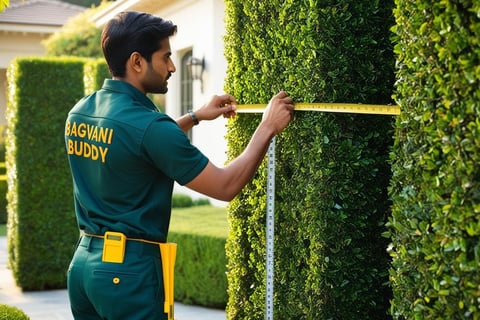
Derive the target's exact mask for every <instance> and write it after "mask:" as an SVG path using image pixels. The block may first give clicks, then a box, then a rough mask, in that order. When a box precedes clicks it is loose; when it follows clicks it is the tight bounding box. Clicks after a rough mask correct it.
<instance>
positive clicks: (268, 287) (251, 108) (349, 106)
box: [236, 103, 400, 320]
mask: <svg viewBox="0 0 480 320" xmlns="http://www.w3.org/2000/svg"><path fill="white" fill-rule="evenodd" d="M265 107H266V105H265V104H241V105H237V110H236V111H237V112H238V113H262V112H263V111H264V110H265ZM295 110H296V111H322V112H341V113H360V114H380V115H399V114H400V107H399V106H396V105H378V104H354V103H296V104H295ZM267 156H268V163H267V216H266V222H265V223H266V233H267V234H266V284H265V292H266V294H265V319H266V320H273V300H274V286H273V280H274V267H275V264H274V261H275V250H274V237H275V137H274V138H273V139H272V141H271V142H270V145H269V146H268V152H267Z"/></svg>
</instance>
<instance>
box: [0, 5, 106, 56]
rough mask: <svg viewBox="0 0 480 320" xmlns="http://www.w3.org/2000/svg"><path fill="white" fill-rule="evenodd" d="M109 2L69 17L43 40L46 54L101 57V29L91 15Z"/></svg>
mask: <svg viewBox="0 0 480 320" xmlns="http://www.w3.org/2000/svg"><path fill="white" fill-rule="evenodd" d="M0 1H4V0H0ZM107 5H110V2H102V3H101V4H100V5H99V6H98V7H93V8H90V9H87V10H85V11H84V12H82V13H80V14H78V15H76V16H75V17H73V18H71V19H69V20H68V21H67V23H65V25H64V26H63V28H62V29H61V31H59V32H56V33H54V34H53V35H51V36H50V37H49V38H48V39H46V40H45V41H44V42H43V45H44V46H45V48H46V55H47V56H78V57H89V58H100V57H103V54H102V50H101V47H100V36H101V33H102V29H101V28H99V27H97V26H96V25H95V23H94V22H93V21H92V20H91V17H92V16H93V15H94V14H96V13H97V12H99V11H100V10H102V9H104V8H105V7H106V6H107Z"/></svg>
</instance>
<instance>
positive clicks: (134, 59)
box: [128, 51, 145, 73]
mask: <svg viewBox="0 0 480 320" xmlns="http://www.w3.org/2000/svg"><path fill="white" fill-rule="evenodd" d="M144 62H145V59H144V58H143V57H142V55H141V54H140V53H138V52H136V51H135V52H132V54H131V55H130V58H129V59H128V63H129V64H130V68H132V70H134V71H135V72H138V73H140V72H142V69H143V66H144Z"/></svg>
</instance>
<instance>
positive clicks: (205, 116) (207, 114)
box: [175, 94, 237, 132]
mask: <svg viewBox="0 0 480 320" xmlns="http://www.w3.org/2000/svg"><path fill="white" fill-rule="evenodd" d="M236 104H237V102H236V101H235V99H234V98H233V97H232V96H231V95H228V94H224V95H221V96H213V97H212V99H211V100H210V101H209V102H208V103H207V104H205V105H203V106H202V107H201V108H200V109H198V110H196V111H192V113H193V114H190V113H187V114H184V115H183V116H181V117H180V118H177V119H176V120H175V121H176V122H177V124H178V126H179V127H180V128H181V129H182V131H183V132H188V131H189V130H190V129H192V127H193V126H194V125H196V123H195V121H198V122H200V121H203V120H213V119H216V118H218V117H219V116H220V115H223V116H224V117H225V118H230V117H233V116H234V115H235V106H236Z"/></svg>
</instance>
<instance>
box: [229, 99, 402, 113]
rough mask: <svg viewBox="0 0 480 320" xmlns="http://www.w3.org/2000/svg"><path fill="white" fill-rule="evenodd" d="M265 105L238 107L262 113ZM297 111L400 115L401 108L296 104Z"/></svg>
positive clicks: (369, 105) (370, 105)
mask: <svg viewBox="0 0 480 320" xmlns="http://www.w3.org/2000/svg"><path fill="white" fill-rule="evenodd" d="M265 107H266V105H265V104H240V105H237V110H236V111H237V112H239V113H262V112H263V111H264V110H265ZM295 110H296V111H320V112H341V113H363V114H381V115H398V114H400V107H399V106H397V105H380V104H357V103H322V102H318V103H296V104H295Z"/></svg>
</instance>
